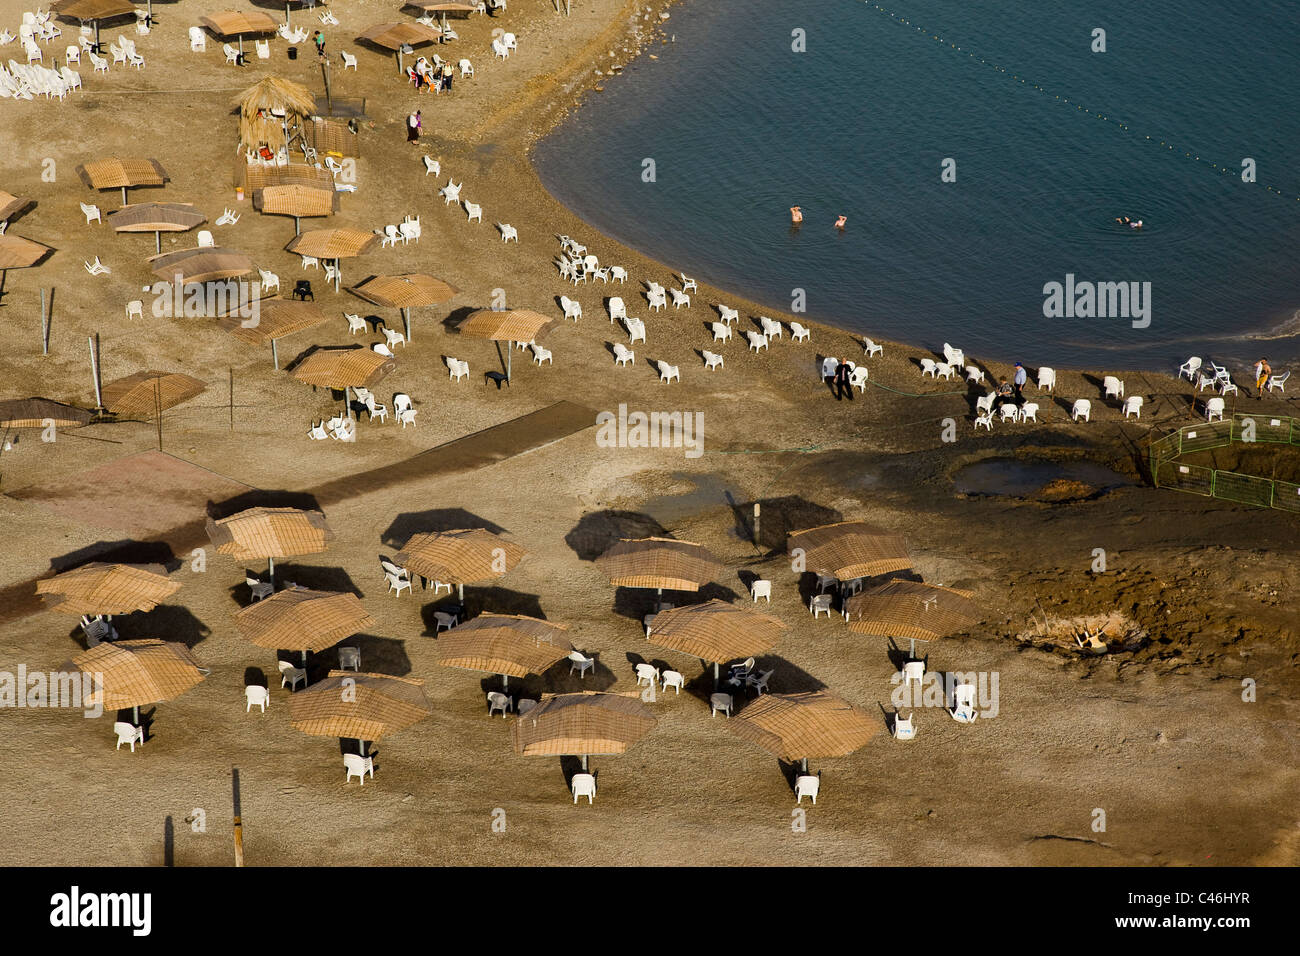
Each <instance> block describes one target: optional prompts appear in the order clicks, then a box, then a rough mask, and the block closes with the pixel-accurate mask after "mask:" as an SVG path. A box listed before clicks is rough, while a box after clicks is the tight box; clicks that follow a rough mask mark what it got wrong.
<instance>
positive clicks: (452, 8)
mask: <svg viewBox="0 0 1300 956" xmlns="http://www.w3.org/2000/svg"><path fill="white" fill-rule="evenodd" d="M403 6H407V7H416V8H417V9H420V10H423V11H424V12H425V13H463V14H465V15H466V16H469V15H470V14H471V13H473V12H474V11H475V10H477V9H478V7H476V6H474V5H473V4H471V3H449V2H447V0H407V2H406V3H405V4H403Z"/></svg>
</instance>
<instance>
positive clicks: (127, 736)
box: [113, 720, 144, 753]
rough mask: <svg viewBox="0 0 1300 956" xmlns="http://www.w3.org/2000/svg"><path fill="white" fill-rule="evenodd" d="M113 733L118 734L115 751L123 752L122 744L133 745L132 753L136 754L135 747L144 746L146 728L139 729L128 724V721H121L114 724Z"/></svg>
mask: <svg viewBox="0 0 1300 956" xmlns="http://www.w3.org/2000/svg"><path fill="white" fill-rule="evenodd" d="M113 732H114V733H115V734H117V746H116V747H115V748H114V749H115V750H121V749H122V744H130V745H131V753H135V745H136V744H139V745H140V746H141V747H143V746H144V728H143V727H137V726H135V725H134V724H128V723H126V721H123V720H119V721H115V722H114V724H113Z"/></svg>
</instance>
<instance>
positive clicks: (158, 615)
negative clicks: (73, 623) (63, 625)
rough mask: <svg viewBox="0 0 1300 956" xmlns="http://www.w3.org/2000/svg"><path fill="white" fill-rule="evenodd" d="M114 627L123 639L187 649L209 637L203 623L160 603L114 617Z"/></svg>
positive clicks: (183, 609) (186, 610)
mask: <svg viewBox="0 0 1300 956" xmlns="http://www.w3.org/2000/svg"><path fill="white" fill-rule="evenodd" d="M113 626H114V627H115V628H116V629H117V632H118V634H120V635H121V636H122V639H123V640H130V641H139V640H145V639H148V638H154V639H156V640H160V641H170V642H172V643H180V644H184V645H185V646H186V647H187V648H190V649H193V648H194V645H196V644H199V643H201V642H203V641H205V640H207V639H208V638H209V637H211V636H212V630H211V629H210V628H209V627H208V626H207V625H206V624H204V623H203V622H202V621H200V620H199V619H198V618H197V617H195V616H194V614H193V613H192V612H191V611H190V609H189V608H187V607H182V606H181V605H179V604H160V605H158V606H157V607H156V608H154V609H153V610H152V611H134V612H132V613H130V614H123V615H120V616H117V617H114V618H113ZM79 630H80V628H78V631H79Z"/></svg>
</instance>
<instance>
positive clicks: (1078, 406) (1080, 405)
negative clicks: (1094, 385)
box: [1070, 398, 1092, 422]
mask: <svg viewBox="0 0 1300 956" xmlns="http://www.w3.org/2000/svg"><path fill="white" fill-rule="evenodd" d="M1080 417H1082V418H1083V420H1084V421H1085V422H1090V421H1092V402H1090V401H1088V400H1087V399H1086V398H1081V399H1079V400H1078V401H1076V402H1075V403H1074V407H1072V408H1071V409H1070V418H1071V419H1073V420H1074V421H1076V422H1077V421H1078V420H1079V418H1080Z"/></svg>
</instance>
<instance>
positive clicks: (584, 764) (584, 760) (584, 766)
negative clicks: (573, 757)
mask: <svg viewBox="0 0 1300 956" xmlns="http://www.w3.org/2000/svg"><path fill="white" fill-rule="evenodd" d="M582 772H583V773H586V772H587V755H586V754H583V755H582Z"/></svg>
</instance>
